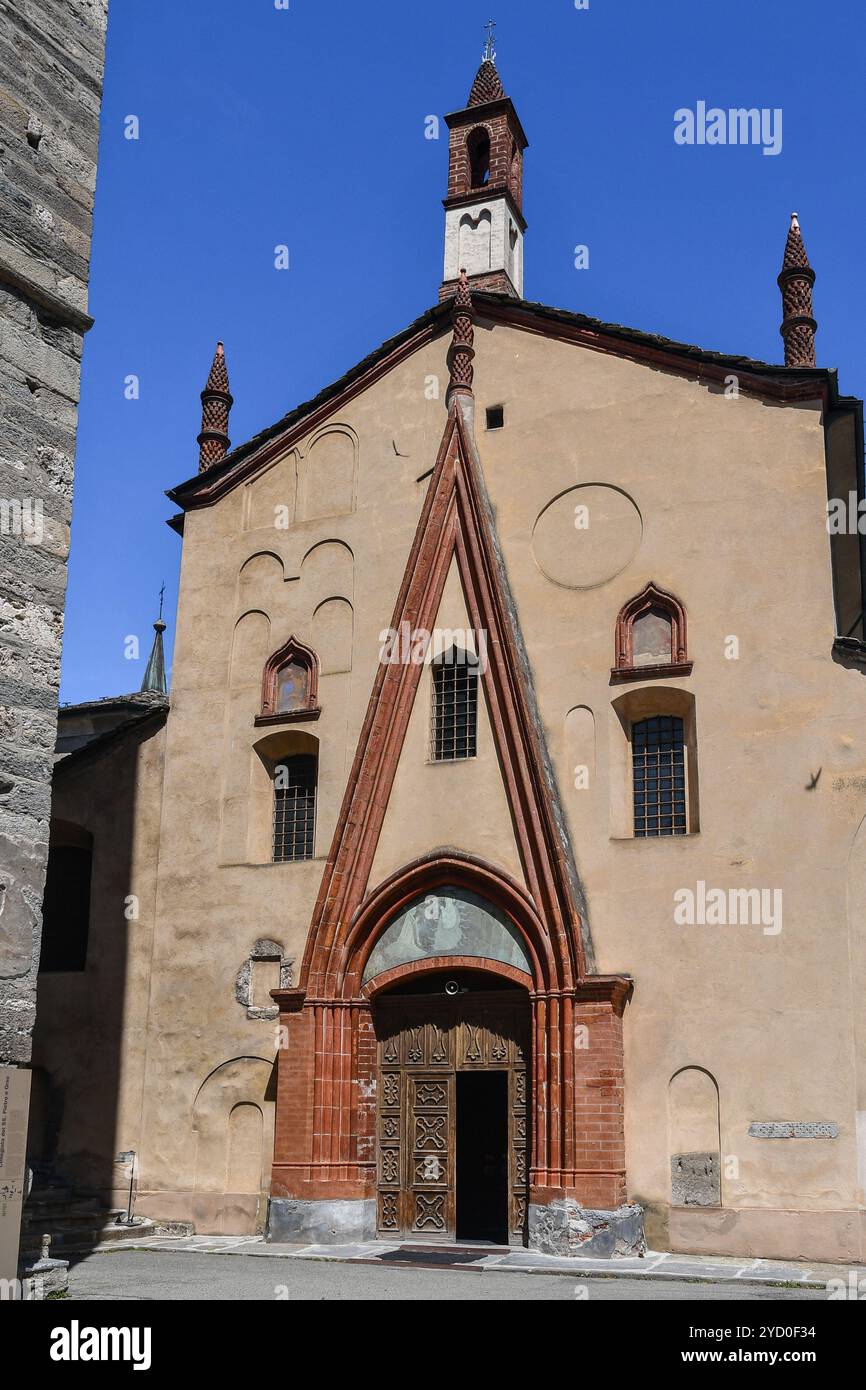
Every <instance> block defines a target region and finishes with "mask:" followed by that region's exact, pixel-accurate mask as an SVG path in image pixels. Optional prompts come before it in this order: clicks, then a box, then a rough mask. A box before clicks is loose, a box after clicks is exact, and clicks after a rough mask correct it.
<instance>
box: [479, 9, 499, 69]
mask: <svg viewBox="0 0 866 1390" xmlns="http://www.w3.org/2000/svg"><path fill="white" fill-rule="evenodd" d="M484 27H485V29H486V30H487V38H486V40H485V43H484V51H483V53H482V54H481V61H482V62H483V63H495V62H496V20H495V19H488V21H487V23H486V24H485V26H484Z"/></svg>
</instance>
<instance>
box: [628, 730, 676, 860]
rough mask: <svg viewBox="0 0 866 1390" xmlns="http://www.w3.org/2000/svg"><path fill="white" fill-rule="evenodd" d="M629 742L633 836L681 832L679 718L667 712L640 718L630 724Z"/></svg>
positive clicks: (640, 836) (640, 837)
mask: <svg viewBox="0 0 866 1390" xmlns="http://www.w3.org/2000/svg"><path fill="white" fill-rule="evenodd" d="M631 746H632V775H633V784H634V833H635V836H636V837H637V838H638V839H644V838H648V837H650V836H656V835H685V834H686V830H687V825H686V766H685V747H684V742H683V721H682V719H680V718H679V717H678V716H677V715H670V714H663V715H655V716H654V717H653V718H651V719H641V720H640V721H639V722H638V723H636V724H633V725H632V731H631Z"/></svg>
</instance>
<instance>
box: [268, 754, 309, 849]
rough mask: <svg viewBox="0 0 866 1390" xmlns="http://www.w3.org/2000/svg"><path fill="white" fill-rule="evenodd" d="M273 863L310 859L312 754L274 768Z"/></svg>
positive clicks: (286, 761) (285, 759) (284, 761)
mask: <svg viewBox="0 0 866 1390" xmlns="http://www.w3.org/2000/svg"><path fill="white" fill-rule="evenodd" d="M273 776H274V863H275V864H285V863H289V862H292V861H295V860H298V859H312V858H313V855H314V853H315V835H316V783H317V780H318V758H317V757H316V755H315V753H295V754H293V755H292V756H291V757H288V758H283V759H281V761H280V762H278V763H277V764H276V765H275V767H274V772H273Z"/></svg>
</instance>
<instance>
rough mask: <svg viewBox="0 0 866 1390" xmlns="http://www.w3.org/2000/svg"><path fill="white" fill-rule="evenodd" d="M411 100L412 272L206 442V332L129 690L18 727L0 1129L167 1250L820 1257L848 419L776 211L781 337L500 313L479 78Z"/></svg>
mask: <svg viewBox="0 0 866 1390" xmlns="http://www.w3.org/2000/svg"><path fill="white" fill-rule="evenodd" d="M447 123H448V127H449V132H450V169H449V184H448V190H447V196H446V199H445V222H446V227H445V265H444V274H443V283H442V287H441V290H440V301H439V303H438V304H437V305H436V306H435V307H433V308H431V309H430V310H429V311H428V312H427V313H425V314H424V315H422V317H421V318H419V319H418V320H416V321H415V322H414V323H413V324H411V325H409V326H408V327H407V328H405V329H404V330H403V331H401V332H400V333H398V334H397V335H396V336H395V337H394V338H392V339H391V340H390V341H389V342H387V343H385V344H384V345H382V347H380V348H379V349H377V350H376V351H375V352H373V353H372V354H371V355H370V356H369V357H368V358H366V359H365V360H364V361H363V362H361V363H359V364H358V365H357V366H356V367H355V368H354V369H353V370H352V371H350V372H349V373H348V374H347V375H346V376H344V377H343V378H341V379H340V380H339V381H337V382H334V383H332V384H331V385H330V386H328V387H327V388H326V389H325V390H323V391H322V392H321V393H320V395H319V396H317V397H316V398H315V399H314V400H312V401H310V402H307V403H305V404H304V405H302V406H299V407H298V408H297V409H295V410H293V411H292V412H291V413H290V414H289V415H287V416H286V417H285V418H284V419H283V420H281V421H279V422H278V423H277V424H275V425H274V426H272V427H271V428H269V429H267V430H265V431H263V432H262V433H261V434H260V435H258V436H257V437H255V438H254V439H252V440H250V441H248V442H247V443H245V444H243V445H241V446H240V447H236V448H234V449H231V448H230V445H229V440H228V421H229V411H230V408H231V403H232V402H231V395H230V389H229V380H228V371H227V366H226V357H225V354H224V352H223V349H222V345H220V346H219V348H218V350H217V355H216V357H215V359H214V364H213V367H212V369H211V374H210V377H209V379H208V383H207V386H206V388H205V391H204V392H203V396H202V400H203V426H202V433H201V435H200V437H199V446H200V469H199V472H198V473H197V474H196V476H194V477H193V478H191V479H190V480H189V481H187V482H184V483H183V484H181V485H180V486H179V487H177V488H175V489H174V490H173V492H172V493H171V494H170V495H171V497H172V499H173V501H174V502H175V504H176V506H177V508H178V515H177V516H176V518H175V520H174V522H173V524H174V525H175V527H176V529H177V530H178V531H179V532H180V533H181V534H182V537H183V555H182V569H181V583H180V594H179V603H178V611H177V631H176V642H175V652H174V665H173V673H172V685H171V695H170V700H169V699H168V698H167V697H166V696H165V695H164V694H163V692H162V690H161V688H160V687H161V676H158V677H156V678H152V679H151V680H150V681H148V682H146V685H147V687H148V688H147V689H146V690H145V692H144V693H143V694H141V695H137V696H132V697H126V698H125V699H123V700H119V701H113V700H108V701H96V702H93V703H92V704H91V705H88V706H77V707H74V708H71V709H67V710H65V711H61V731H60V732H61V742H60V745H59V752H60V754H61V756H60V758H59V761H58V764H57V769H56V774H55V795H54V809H53V817H54V819H53V826H52V861H51V862H52V863H53V864H54V880H53V883H54V886H53V888H52V887H51V883H52V873H51V868H49V887H50V889H51V894H53V896H51V894H50V895H49V896H51V903H52V904H60V905H61V906H60V907H59V908H54V909H53V916H54V919H55V927H54V928H52V927H51V923H50V922H49V923H48V925H47V926H46V933H47V934H48V939H49V942H50V941H52V940H53V941H55V943H56V942H57V941H58V939H62V937H63V931H64V926H63V914H64V911H65V912H66V913H67V914H68V912H69V905H70V903H71V902H72V896H70V895H71V894H73V892H74V891H77V893H78V898H77V899H76V901H77V902H78V903H79V909H80V910H79V912H78V915H77V921H78V923H79V931H80V933H81V934H82V935H83V938H84V944H83V948H81V949H79V951H78V954H77V956H76V957H75V959H74V960H73V957H72V956H70V954H69V952H68V951H67V954H66V955H65V956H64V950H63V946H62V940H61V944H60V945H59V946H58V948H57V950H58V954H57V956H56V958H55V961H54V963H53V964H52V962H51V961H50V960H49V961H48V962H46V960H45V958H44V957H43V973H42V975H41V978H40V1016H41V1020H42V1021H41V1024H40V1026H39V1029H38V1030H37V1040H36V1051H35V1056H34V1065H35V1067H36V1071H37V1076H38V1077H39V1078H40V1086H41V1091H40V1095H41V1101H40V1104H41V1112H40V1113H41V1116H42V1119H41V1123H40V1124H37V1125H36V1126H35V1130H34V1137H33V1140H32V1145H34V1146H35V1148H34V1154H35V1157H36V1158H37V1159H38V1161H39V1162H41V1163H42V1164H44V1166H45V1168H46V1169H50V1170H51V1171H52V1172H58V1173H62V1174H64V1175H65V1177H66V1178H67V1180H68V1181H69V1182H70V1183H72V1184H74V1185H75V1186H76V1187H77V1188H79V1189H82V1190H83V1189H86V1190H90V1191H98V1192H99V1193H100V1194H101V1195H102V1196H103V1197H104V1199H105V1201H106V1202H107V1203H109V1204H113V1205H120V1204H122V1203H125V1200H126V1185H127V1179H128V1172H129V1169H128V1162H129V1159H130V1155H133V1154H134V1159H133V1160H132V1162H133V1163H134V1170H133V1171H134V1181H135V1186H136V1189H137V1191H136V1211H137V1212H138V1213H139V1214H142V1215H146V1216H147V1215H149V1216H151V1217H154V1218H158V1219H160V1220H162V1221H170V1220H176V1221H186V1222H192V1223H194V1224H195V1227H196V1229H197V1230H198V1231H201V1232H251V1231H255V1230H267V1232H268V1234H269V1236H270V1238H271V1239H274V1240H291V1241H317V1242H322V1241H333V1242H345V1241H347V1240H357V1239H364V1240H366V1239H370V1240H373V1239H385V1240H392V1241H394V1240H402V1239H405V1240H409V1241H412V1242H418V1241H425V1240H427V1241H455V1240H456V1241H463V1240H489V1241H493V1242H495V1243H498V1244H509V1243H511V1244H518V1245H520V1244H528V1245H529V1246H531V1247H534V1248H537V1249H541V1250H548V1251H554V1252H557V1253H577V1252H578V1251H582V1252H583V1253H587V1252H589V1253H598V1254H616V1253H622V1252H625V1251H634V1250H640V1249H641V1248H642V1247H643V1242H644V1238H645V1237H644V1231H645V1234H646V1239H648V1240H649V1242H650V1244H651V1245H652V1246H653V1247H654V1248H669V1249H677V1250H693V1251H709V1252H717V1253H731V1254H753V1255H758V1256H768V1257H776V1256H778V1257H781V1256H787V1257H789V1258H793V1257H798V1256H800V1257H803V1258H807V1259H825V1260H851V1261H856V1260H862V1259H863V1258H864V1257H866V1211H864V1182H866V1075H864V1072H866V1052H864V1047H866V1012H864V999H866V988H864V986H866V944H864V932H863V921H864V910H866V831H864V830H863V821H864V813H866V744H864V739H863V714H862V712H861V708H862V700H863V694H862V687H861V686H860V681H861V680H862V679H863V674H864V671H866V641H864V637H866V634H864V630H863V606H864V593H863V575H864V567H863V549H862V537H861V536H860V535H859V533H858V531H857V528H856V526H855V527H854V528H853V530H852V529H851V528H850V527H848V528H844V527H836V528H833V527H828V498H829V499H831V501H832V499H838V498H844V499H848V498H849V497H851V496H852V495H853V497H854V499H855V500H859V499H862V497H863V481H862V468H861V459H862V444H863V425H862V406H861V404H860V402H859V401H856V400H854V399H852V398H848V397H843V396H841V395H840V394H839V391H838V386H837V380H836V374H835V372H833V371H830V370H827V369H824V368H818V367H817V366H816V365H815V357H814V336H815V327H816V325H815V321H814V319H813V317H812V303H811V296H812V282H813V280H814V274H813V272H812V270H811V267H810V266H809V264H808V260H807V257H806V253H805V249H804V246H803V241H802V238H801V234H800V230H799V226H798V225H797V223H796V219H794V221H793V223H792V227H791V230H790V232H789V235H788V242H787V245H786V249H785V258H784V264H783V269H782V273H781V275H780V278H779V283H780V288H781V291H782V301H783V315H784V321H783V324H782V335H783V340H784V344H785V365H784V366H772V365H767V364H763V363H759V362H755V361H752V360H751V359H749V358H745V357H729V356H725V355H723V354H719V353H714V352H709V351H703V350H701V349H698V348H695V347H691V346H687V345H683V344H678V343H674V342H671V341H668V340H666V339H663V338H659V337H655V336H651V335H648V334H644V333H641V332H637V331H635V330H631V329H626V328H622V327H620V326H616V325H609V324H604V323H601V322H599V321H597V320H592V319H588V318H586V317H584V316H581V315H579V314H574V313H569V312H565V311H562V310H557V309H552V308H548V307H546V306H543V305H539V304H535V303H533V302H531V301H527V300H526V299H524V298H523V244H524V232H525V229H526V224H525V221H524V218H523V202H522V188H523V160H524V155H525V151H526V147H527V142H526V136H525V134H524V132H523V129H522V126H521V124H520V121H519V119H518V116H517V113H516V111H515V108H514V105H513V103H512V102H511V100H510V99H509V98H508V96H507V95H506V93H505V91H504V90H503V87H502V84H501V81H500V78H499V74H498V72H497V70H496V67H495V64H494V63H493V62H492V61H491V60H490V59H485V61H484V63H483V64H482V66H481V68H480V70H479V72H478V74H477V76H476V79H475V82H474V83H473V86H472V91H471V94H470V97H469V100H468V102H467V105H466V106H465V107H464V108H462V109H461V110H459V111H457V112H455V113H453V114H452V115H451V116H449V117H448V118H447ZM157 639H158V642H159V643H160V644H161V631H159V632H158V634H157ZM158 668H159V662H158V661H155V662H154V663H153V670H158ZM71 866H75V867H74V869H71ZM70 872H73V875H77V877H76V878H75V883H77V885H78V887H77V890H74V889H73V888H71V887H70V883H71V880H69V879H68V878H67V879H66V880H64V878H63V875H64V874H67V875H68V874H69V873H70ZM47 902H48V899H47ZM47 915H48V916H49V917H50V916H51V915H52V914H47ZM52 932H53V934H52ZM67 946H68V942H67ZM73 954H74V953H73ZM70 961H72V964H70ZM46 965H47V968H46ZM124 1163H126V1164H127V1166H126V1167H125V1166H124Z"/></svg>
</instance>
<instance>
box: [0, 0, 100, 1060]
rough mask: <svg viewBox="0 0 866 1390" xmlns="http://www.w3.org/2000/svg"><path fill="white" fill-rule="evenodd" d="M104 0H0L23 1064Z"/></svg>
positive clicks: (4, 945) (8, 1004) (1, 447)
mask: <svg viewBox="0 0 866 1390" xmlns="http://www.w3.org/2000/svg"><path fill="white" fill-rule="evenodd" d="M107 9H108V0H0V207H2V212H0V400H2V411H0V1066H8V1065H12V1066H22V1065H24V1066H26V1065H27V1063H28V1062H29V1060H30V1056H31V1035H32V1031H33V1023H34V1017H35V1010H36V975H37V969H38V964H39V947H40V925H41V923H40V913H41V901H42V891H43V885H44V880H45V865H46V859H47V854H48V822H49V813H50V798H51V767H52V761H53V751H54V740H55V731H56V722H57V695H58V685H59V676H60V645H61V635H62V630H63V607H64V599H65V591H66V562H67V554H68V547H69V527H70V520H71V510H72V479H73V464H74V458H75V436H76V427H77V414H78V398H79V381H80V370H81V355H82V347H83V339H84V334H85V333H86V331H87V329H88V327H89V326H90V322H91V320H90V319H89V317H88V314H87V281H88V273H89V262H90V240H91V223H92V213H93V197H94V188H95V183H96V161H97V149H98V140H99V113H100V102H101V94H102V75H103V62H104V51H105V31H106V22H107Z"/></svg>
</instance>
